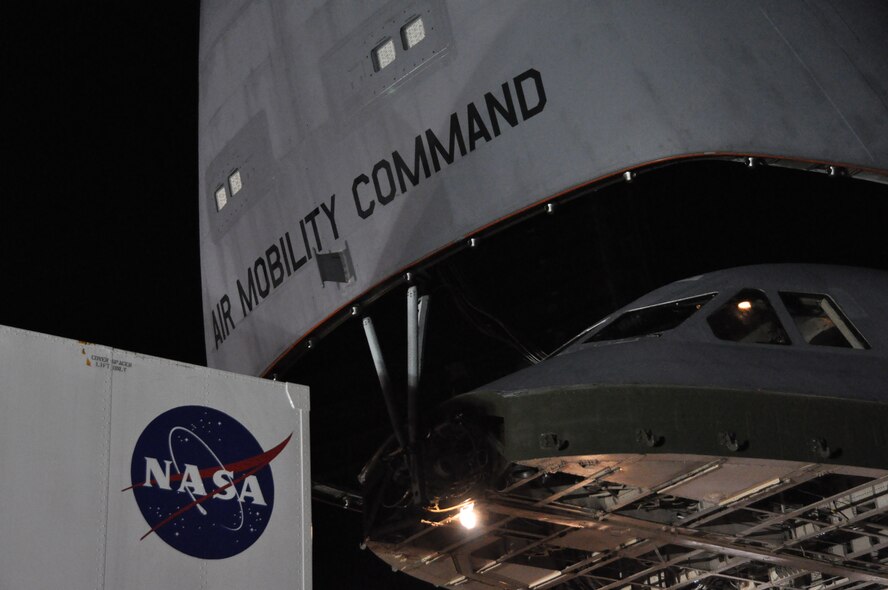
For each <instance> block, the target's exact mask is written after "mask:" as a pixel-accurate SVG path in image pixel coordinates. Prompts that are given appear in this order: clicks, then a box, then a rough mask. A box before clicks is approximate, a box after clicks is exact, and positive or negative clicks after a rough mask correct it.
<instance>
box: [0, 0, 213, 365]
mask: <svg viewBox="0 0 888 590" xmlns="http://www.w3.org/2000/svg"><path fill="white" fill-rule="evenodd" d="M22 12H23V14H19V15H17V16H16V17H14V18H9V19H6V18H5V19H4V20H5V25H6V27H5V28H8V29H10V31H9V34H8V35H7V36H6V37H7V40H6V43H4V53H5V57H4V62H5V63H6V64H7V67H6V69H7V74H6V75H5V76H4V95H5V96H6V98H7V100H6V102H7V106H6V108H5V113H6V117H5V124H4V128H5V133H4V135H5V141H4V144H5V146H6V149H5V150H4V151H5V152H6V162H5V166H4V169H5V170H6V178H7V180H9V179H11V180H12V182H11V183H9V182H7V183H6V186H5V187H4V191H3V193H4V196H3V199H2V203H3V204H2V238H0V239H2V251H3V258H2V285H3V289H2V301H0V323H2V324H7V325H12V326H16V327H21V328H26V329H29V330H35V331H39V332H46V333H49V334H55V335H59V336H65V337H70V338H77V339H81V340H87V341H91V342H97V343H101V344H107V345H111V346H115V347H120V348H125V349H130V350H137V351H139V352H144V353H147V354H153V355H158V356H163V357H168V358H173V359H177V360H182V361H188V362H193V363H198V364H202V363H204V362H205V356H204V351H203V340H202V331H201V330H202V329H201V321H202V320H201V303H200V266H199V264H200V263H199V255H198V240H197V237H198V226H197V198H196V195H197V179H198V172H197V71H198V63H197V39H198V19H199V13H198V4H197V3H196V2H171V3H166V4H164V5H163V6H162V7H160V6H157V5H153V4H151V5H149V4H139V5H133V4H129V3H123V4H121V3H111V2H93V3H85V4H77V5H69V6H68V7H67V8H64V9H61V10H60V9H57V8H55V7H53V9H52V10H50V9H48V8H45V7H44V8H41V9H36V8H35V9H32V10H31V11H30V12H25V11H24V10H22Z"/></svg>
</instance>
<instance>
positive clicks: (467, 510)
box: [459, 504, 478, 529]
mask: <svg viewBox="0 0 888 590" xmlns="http://www.w3.org/2000/svg"><path fill="white" fill-rule="evenodd" d="M459 524H461V525H463V526H464V527H465V528H467V529H473V528H475V526H476V525H477V524H478V513H477V512H475V505H474V504H467V505H465V506H463V507H462V508H460V509H459Z"/></svg>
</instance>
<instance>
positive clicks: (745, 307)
mask: <svg viewBox="0 0 888 590" xmlns="http://www.w3.org/2000/svg"><path fill="white" fill-rule="evenodd" d="M737 309H740V310H742V311H749V310H750V309H752V303H750V302H749V301H741V302H740V303H738V304H737Z"/></svg>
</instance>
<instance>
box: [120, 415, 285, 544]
mask: <svg viewBox="0 0 888 590" xmlns="http://www.w3.org/2000/svg"><path fill="white" fill-rule="evenodd" d="M292 436H293V435H292V433H291V434H290V435H289V436H287V437H286V438H285V439H284V440H283V441H281V443H280V444H278V445H277V446H275V447H274V448H272V449H269V450H268V451H263V450H262V447H261V446H260V445H259V443H258V442H257V441H256V439H255V437H253V435H252V434H250V431H248V430H247V429H246V428H245V427H244V426H243V425H242V424H241V423H240V422H238V421H237V420H235V419H234V418H232V417H231V416H229V415H228V414H225V413H223V412H220V411H219V410H215V409H213V408H208V407H204V406H181V407H178V408H173V409H172V410H168V411H166V412H164V413H163V414H161V415H159V416H158V417H157V418H155V419H154V420H152V421H151V423H150V424H148V426H147V427H146V428H145V430H144V431H143V432H142V434H141V436H139V440H138V441H137V442H136V446H135V449H134V450H133V458H132V467H131V478H132V485H131V486H130V487H128V488H125V489H124V490H123V491H124V492H126V491H130V490H132V492H133V496H134V497H135V499H136V503H137V504H138V506H139V510H141V512H142V515H143V516H144V517H145V520H146V522H147V523H148V526H149V527H150V528H149V530H148V532H146V533H145V534H144V535H143V536H142V539H144V538H145V537H147V536H149V535H150V534H151V533H155V534H156V535H157V536H158V537H160V538H161V539H163V540H164V541H165V542H166V543H167V544H168V545H170V546H171V547H173V548H174V549H177V550H178V551H181V552H182V553H185V554H187V555H191V556H192V557H197V558H201V559H225V558H227V557H231V556H233V555H237V554H238V553H241V552H242V551H244V550H246V549H247V548H248V547H250V546H251V545H252V544H253V543H255V542H256V541H257V540H258V539H259V537H260V536H261V535H262V533H263V532H264V531H265V527H266V526H267V525H268V521H269V519H270V518H271V513H272V509H273V507H274V479H273V477H272V474H271V466H270V465H269V463H271V461H272V460H273V459H274V458H275V457H277V456H278V455H279V454H280V452H281V451H282V450H283V449H284V447H286V446H287V443H289V442H290V438H291V437H292Z"/></svg>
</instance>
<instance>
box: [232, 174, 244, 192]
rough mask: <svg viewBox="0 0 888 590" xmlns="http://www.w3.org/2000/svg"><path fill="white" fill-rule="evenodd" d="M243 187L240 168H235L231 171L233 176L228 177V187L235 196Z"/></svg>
mask: <svg viewBox="0 0 888 590" xmlns="http://www.w3.org/2000/svg"><path fill="white" fill-rule="evenodd" d="M243 187H244V184H243V182H241V175H240V170H235V171H234V172H232V173H231V176H229V177H228V188H230V189H231V196H232V197H233V196H234V195H236V194H237V193H239V192H240V189H242V188H243Z"/></svg>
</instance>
